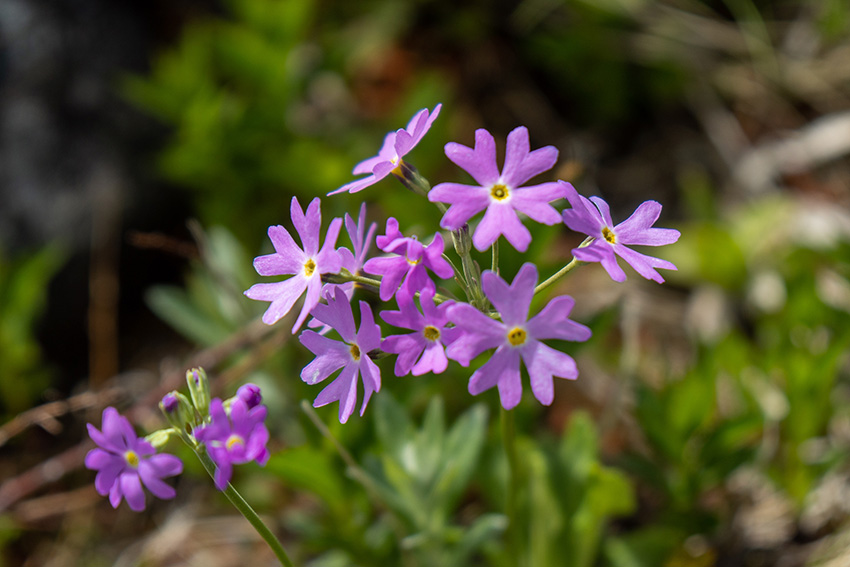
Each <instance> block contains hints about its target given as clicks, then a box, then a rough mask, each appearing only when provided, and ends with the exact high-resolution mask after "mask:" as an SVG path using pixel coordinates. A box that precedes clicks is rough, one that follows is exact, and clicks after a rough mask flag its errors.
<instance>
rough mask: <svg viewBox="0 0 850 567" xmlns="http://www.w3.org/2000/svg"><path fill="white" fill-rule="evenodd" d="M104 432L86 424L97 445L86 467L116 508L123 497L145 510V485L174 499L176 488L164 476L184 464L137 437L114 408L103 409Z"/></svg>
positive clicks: (103, 493) (87, 459) (132, 505)
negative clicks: (93, 474)
mask: <svg viewBox="0 0 850 567" xmlns="http://www.w3.org/2000/svg"><path fill="white" fill-rule="evenodd" d="M102 423H103V425H102V427H103V432H101V431H98V430H97V428H96V427H94V426H93V425H92V424H90V423H89V424H87V427H88V430H89V437H91V438H92V440H93V441H94V442H95V443H97V445H98V447H97V448H96V449H92V450H91V451H89V452H88V454H87V455H86V460H85V464H86V468H88V469H91V470H96V471H97V476H96V477H95V479H94V486H95V488H96V489H97V492H98V494H100V495H101V496H106V495H107V494H108V495H109V503H110V504H112V507H113V508H117V507H118V505H119V504H120V503H121V499H122V498H126V499H127V504H128V505H129V506H130V509H131V510H133V511H135V512H140V511H142V510H144V509H145V493H144V491H143V490H142V485H143V484H144V485H145V486H146V487H147V489H148V490H150V491H151V493H152V494H153V495H154V496H156V497H157V498H162V499H163V500H167V499H169V498H174V494H175V491H174V488H172V487H171V486H169V485H167V484H166V483H164V482H163V481H162V479H163V478H165V477H169V476H174V475H177V474H180V473H181V472H183V463H182V462H181V461H180V459H178V458H177V457H175V456H174V455H168V454H157V453H156V449H154V448H153V445H151V444H150V443H148V442H147V441H145V440H144V439H141V438H139V437H137V436H136V433H135V432H134V431H133V426H131V425H130V422H129V421H128V420H127V418H126V417H124V416H123V415H121V414H119V413H118V410H116V409H115V408H113V407H108V408H106V409H105V410H103V422H102Z"/></svg>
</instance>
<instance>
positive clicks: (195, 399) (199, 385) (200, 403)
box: [186, 368, 211, 416]
mask: <svg viewBox="0 0 850 567" xmlns="http://www.w3.org/2000/svg"><path fill="white" fill-rule="evenodd" d="M186 383H187V384H188V385H189V395H190V396H191V397H192V403H193V404H194V406H195V409H196V410H198V413H199V414H201V416H206V415H208V414H209V413H210V399H211V398H210V381H209V379H208V378H207V373H206V372H204V369H203V368H193V369H191V370H187V371H186Z"/></svg>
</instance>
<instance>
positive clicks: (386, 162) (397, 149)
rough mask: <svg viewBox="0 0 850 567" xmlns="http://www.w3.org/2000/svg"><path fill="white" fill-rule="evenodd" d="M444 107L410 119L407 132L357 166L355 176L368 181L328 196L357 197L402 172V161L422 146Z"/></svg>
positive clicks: (387, 140) (391, 138)
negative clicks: (338, 194)
mask: <svg viewBox="0 0 850 567" xmlns="http://www.w3.org/2000/svg"><path fill="white" fill-rule="evenodd" d="M442 106H443V105H442V104H438V105H437V106H435V107H434V110H433V112H431V113H430V114H429V112H428V109H427V108H423V109H422V110H420V111H419V112H417V113H416V115H415V116H414V117H413V118H411V119H410V122H409V123H408V124H407V128H402V129H400V130H397V131H395V132H390V133H388V134H387V135H386V137H385V138H384V145H383V146H381V150H380V151H379V152H378V155H376V156H375V157H371V158H369V159H366V160H363V161H361V162H360V163H358V164H357V165H356V166H354V171H353V172H352V173H354V175H361V174H363V173H368V174H369V175H368V176H367V177H364V178H362V179H358V180H356V181H352V182H351V183H347V184H346V185H343V186H342V187H340V188H339V189H337V190H335V191H331V192H330V193H328V195H336V194H337V193H342V192H343V191H348V192H349V193H357V192H358V191H362V190H363V189H365V188H366V187H369V186H370V185H374V184H375V183H377V182H378V181H380V180H381V179H383V178H384V177H386V176H387V175H389V174H390V173H392V172H394V171H397V170H400V168H401V164H402V159H401V158H403V157H404V156H406V155H407V154H408V152H410V150H412V149H413V148H414V147H416V144H418V143H419V142H420V141H421V140H422V138H423V137H424V136H425V134H426V133H427V132H428V130H430V129H431V124H433V123H434V120H435V119H436V118H437V116H438V115H439V114H440V108H442Z"/></svg>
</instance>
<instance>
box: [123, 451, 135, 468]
mask: <svg viewBox="0 0 850 567" xmlns="http://www.w3.org/2000/svg"><path fill="white" fill-rule="evenodd" d="M124 460H125V461H127V464H128V465H130V466H131V467H133V468H136V467H138V466H139V456H138V455H137V454H136V452H135V451H127V452H125V453H124Z"/></svg>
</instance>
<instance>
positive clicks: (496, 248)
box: [490, 240, 499, 276]
mask: <svg viewBox="0 0 850 567" xmlns="http://www.w3.org/2000/svg"><path fill="white" fill-rule="evenodd" d="M491 251H492V253H493V256H492V260H491V262H490V269H491V270H493V273H495V274H496V275H497V276H498V275H499V241H498V240H497V241H496V242H494V243H493V247H492V248H491Z"/></svg>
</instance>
